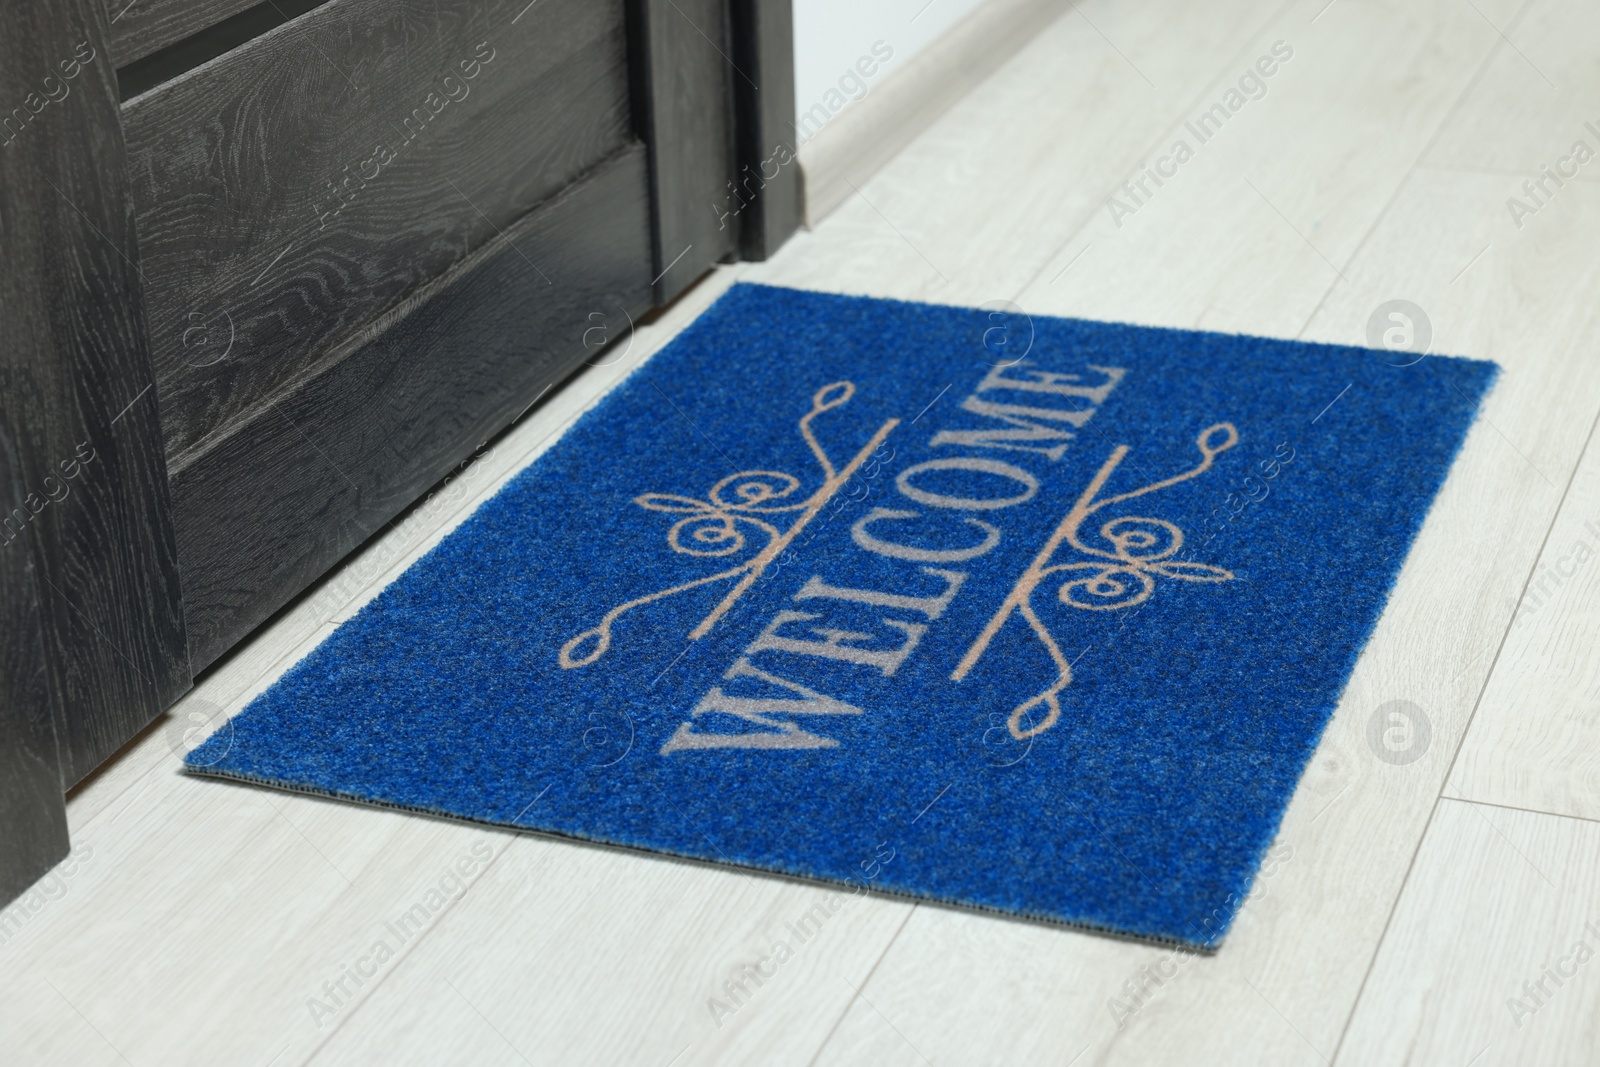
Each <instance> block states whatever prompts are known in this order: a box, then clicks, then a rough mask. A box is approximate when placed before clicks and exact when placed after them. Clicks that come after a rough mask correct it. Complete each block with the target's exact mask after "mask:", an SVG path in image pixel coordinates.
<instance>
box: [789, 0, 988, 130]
mask: <svg viewBox="0 0 1600 1067" xmlns="http://www.w3.org/2000/svg"><path fill="white" fill-rule="evenodd" d="M984 2H985V0H794V53H795V54H794V95H795V112H796V114H795V122H796V126H797V128H798V133H799V140H800V142H802V143H803V142H804V141H805V140H806V139H807V138H808V137H809V136H810V135H811V134H814V133H815V132H816V131H817V129H818V128H820V126H821V125H822V114H821V113H820V112H817V111H815V110H813V109H814V108H815V107H816V105H819V104H820V105H822V107H823V108H825V109H826V111H827V112H828V118H829V121H831V119H833V118H837V117H838V113H839V112H842V111H844V110H846V109H847V108H849V107H851V106H853V105H854V104H855V102H856V101H857V100H858V99H861V98H863V97H864V96H866V95H867V94H869V93H871V91H872V87H873V86H874V85H876V84H878V83H879V82H881V81H882V80H883V79H884V78H886V77H888V76H889V75H891V74H893V73H894V72H895V71H897V70H899V69H900V68H901V67H903V66H905V64H906V62H907V61H908V60H909V59H911V57H912V56H914V55H916V54H917V53H918V52H919V51H921V50H922V49H923V48H924V47H926V46H927V45H928V44H929V43H930V42H932V41H933V40H934V39H935V38H937V37H939V36H940V35H941V34H943V33H944V32H945V31H946V30H948V29H949V28H950V27H951V26H953V25H954V24H955V23H957V22H959V21H961V19H963V18H964V17H966V16H967V15H969V14H971V12H972V11H973V9H975V8H976V7H978V5H979V4H981V3H984ZM879 42H882V43H881V44H880V43H879ZM875 44H876V45H877V46H878V49H877V53H876V54H874V52H873V46H874V45H875ZM885 53H887V54H888V55H889V58H888V59H887V60H884V59H882V57H883V55H884V54H885ZM863 60H865V62H862V61H863ZM858 64H860V65H859V66H858ZM862 71H871V73H870V74H868V75H863V74H862ZM808 113H810V116H811V117H810V118H809V119H807V118H806V117H805V116H806V115H807V114H808Z"/></svg>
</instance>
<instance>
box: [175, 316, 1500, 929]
mask: <svg viewBox="0 0 1600 1067" xmlns="http://www.w3.org/2000/svg"><path fill="white" fill-rule="evenodd" d="M1496 370H1497V368H1496V367H1495V366H1494V365H1493V364H1490V363H1484V362H1478V361H1471V360H1464V359H1444V358H1432V359H1425V360H1422V361H1421V362H1420V363H1417V364H1415V365H1412V366H1408V367H1404V368H1399V367H1395V366H1392V365H1390V364H1389V363H1388V362H1387V361H1386V360H1385V359H1384V358H1383V356H1382V354H1379V353H1375V352H1372V351H1369V350H1365V349H1359V348H1344V347H1334V346H1327V345H1312V344H1303V343H1297V342H1290V341H1276V340H1267V339H1263V338H1255V337H1239V336H1225V335H1220V334H1210V333H1196V332H1190V331H1181V330H1166V329H1151V328H1142V327H1135V326H1125V325H1113V324H1106V323H1099V322H1085V321H1077V320H1069V319H1042V318H1036V319H1033V320H1031V321H1029V320H1027V318H1026V317H1025V316H1020V315H1016V314H1010V315H1006V314H1001V313H988V312H984V311H981V310H973V309H965V308H953V307H936V306H929V305H919V304H910V303H901V302H897V301H889V300H875V299H865V298H857V297H844V296H831V295H823V294H819V293H811V292H799V291H793V290H785V289H776V288H769V287H763V286H753V285H740V286H737V287H735V288H734V289H732V290H731V291H730V292H729V293H728V294H727V295H726V296H724V297H723V298H722V299H721V300H720V301H719V302H718V303H717V304H716V305H715V306H714V307H712V308H711V309H710V310H709V311H707V312H706V313H705V314H704V315H702V316H701V317H700V319H699V320H698V321H696V322H695V323H694V324H693V325H692V326H690V327H689V328H688V329H687V330H685V331H684V332H683V333H682V334H681V335H680V336H679V337H678V338H677V339H676V340H674V341H673V342H672V343H671V344H670V345H669V346H667V348H666V349H664V350H663V351H662V352H661V353H660V354H658V355H657V356H656V357H655V358H654V359H652V360H650V361H649V362H648V363H647V364H645V365H644V366H642V367H641V368H640V369H639V370H637V371H636V372H635V373H634V374H632V376H631V377H629V378H628V379H627V380H626V381H625V382H624V383H623V384H622V385H620V386H619V387H618V388H617V389H615V390H614V391H613V392H612V393H611V394H610V395H608V396H607V397H606V398H605V399H604V400H603V401H601V402H600V403H599V404H598V405H597V406H596V407H595V408H594V409H593V410H592V411H590V412H589V413H588V414H586V415H585V416H584V417H583V418H582V419H580V420H579V421H578V422H577V423H576V424H575V425H574V426H573V427H572V428H571V430H570V431H569V432H568V433H567V434H566V436H565V437H564V438H563V439H562V440H561V441H560V442H558V443H557V444H556V446H555V447H554V448H552V449H551V450H550V451H549V452H548V453H547V454H545V455H544V456H542V457H541V458H540V459H539V460H537V461H536V462H535V463H533V464H532V465H531V466H530V467H529V468H528V469H527V470H525V471H523V472H522V473H521V474H520V475H518V476H517V477H516V478H515V479H513V480H512V481H511V482H510V483H509V484H508V485H507V486H506V487H505V488H504V489H503V490H502V491H501V492H500V493H499V494H498V495H496V496H495V497H494V498H493V499H491V500H490V501H488V502H487V503H486V504H484V505H483V506H482V507H481V508H480V509H479V510H478V511H477V512H476V513H475V514H474V515H473V516H472V517H471V518H469V519H468V520H467V521H466V522H465V523H463V524H462V525H461V526H460V527H459V528H458V529H457V530H455V531H454V532H453V533H452V534H450V536H448V537H447V538H446V539H445V540H444V541H443V542H442V543H441V544H440V545H439V546H438V547H437V548H435V549H434V550H433V551H432V552H431V553H429V554H428V555H427V556H426V557H424V558H423V559H421V560H420V561H418V562H417V563H416V564H415V565H414V566H412V567H411V568H410V569H409V570H407V571H406V572H405V573H404V574H403V575H402V576H401V577H400V578H399V579H398V580H397V581H395V582H394V583H393V584H391V585H390V586H389V587H388V588H387V589H385V590H384V591H383V592H382V593H381V594H380V595H379V596H378V597H377V598H376V599H374V600H373V601H372V602H371V603H370V604H369V605H367V606H366V607H365V608H364V609H363V610H362V611H361V612H360V613H359V614H358V615H357V616H356V617H355V618H354V619H352V620H351V621H350V622H348V623H346V624H345V625H344V626H342V627H341V628H340V629H339V630H338V631H337V632H336V633H335V634H334V635H333V636H331V637H330V638H329V639H328V640H327V641H326V642H325V643H324V644H323V645H321V646H320V647H319V648H317V649H316V650H315V651H313V652H312V653H311V654H310V655H309V656H307V657H306V659H304V660H303V661H301V662H300V663H299V664H298V665H296V666H295V667H294V668H292V669H291V670H290V671H289V672H288V673H287V674H285V675H284V677H283V678H282V679H281V680H280V681H279V682H278V683H277V684H276V685H275V686H273V687H272V688H271V689H270V690H269V691H268V692H266V693H265V694H263V695H262V696H261V697H260V698H259V699H257V700H256V701H254V702H253V703H252V704H251V705H250V706H249V707H248V708H246V709H245V710H244V711H243V712H242V713H241V714H240V715H239V716H238V717H237V718H235V720H234V721H233V724H232V728H231V730H227V731H223V732H222V733H221V734H218V735H216V736H214V737H213V738H212V739H211V740H209V741H208V742H207V743H206V744H204V745H202V746H201V747H200V748H198V749H196V750H195V751H194V752H193V753H192V754H191V756H190V757H189V760H190V768H191V770H193V771H194V772H196V773H201V774H206V775H216V776H222V777H228V778H236V779H243V780H247V781H251V782H257V783H264V784H269V785H274V786H279V787H283V788H289V789H295V790H302V791H309V792H312V793H318V794H324V795H328V796H334V797H343V798H349V799H354V800H360V801H366V802H372V803H377V804H383V805H390V806H395V807H400V808H404V809H409V810H416V811H422V812H432V813H437V814H441V815H446V816H453V817H459V818H465V819H472V820H479V821H482V822H486V823H493V824H499V825H504V826H514V827H521V828H526V829H529V830H536V831H543V832H548V833H551V834H558V835H567V836H571V837H575V838H582V839H587V840H592V841H597V842H607V843H611V844H615V845H622V846H627V847H632V848H638V849H647V850H651V851H656V852H663V853H669V854H673V855H677V856H683V857H693V858H697V859H701V860H706V861H710V862H713V863H722V864H732V865H737V866H743V867H751V868H758V869H762V870H766V871H772V872H779V873H782V874H786V875H792V876H797V877H801V878H807V879H815V880H820V881H824V882H830V883H840V884H847V885H849V886H852V887H854V888H855V889H856V890H862V889H871V890H875V891H881V892H886V893H892V894H900V895H905V896H909V897H914V898H919V899H925V900H932V901H940V902H945V903H950V904H958V905H965V906H971V907H977V908H983V909H991V910H994V911H998V912H1002V913H1006V914H1009V915H1015V916H1025V917H1030V918H1035V919H1041V920H1046V921H1052V922H1058V923H1064V924H1068V925H1073V926H1077V927H1083V928H1090V929H1095V930H1101V931H1106V932H1112V933H1118V934H1122V935H1127V936H1132V937H1138V938H1144V939H1151V940H1159V941H1166V942H1181V943H1186V944H1190V945H1195V946H1199V947H1201V948H1211V947H1214V946H1215V945H1217V944H1218V943H1219V942H1220V940H1221V938H1222V936H1223V934H1224V932H1225V931H1226V929H1227V927H1228V925H1229V922H1230V921H1231V919H1232V917H1233V915H1234V912H1235V911H1236V909H1237V906H1238V903H1239V902H1241V901H1242V900H1243V899H1244V898H1245V896H1246V893H1247V891H1248V889H1249V886H1250V883H1251V879H1252V876H1253V874H1254V872H1255V871H1256V869H1257V867H1258V865H1259V863H1260V862H1261V859H1262V857H1263V855H1264V853H1265V852H1266V850H1267V848H1268V846H1269V845H1270V844H1271V842H1272V839H1273V836H1274V834H1275V833H1276V830H1277V827H1278V822H1279V820H1280V818H1281V816H1282V814H1283V811H1284V808H1285V806H1286V805H1287V803H1288V801H1289V797H1290V795H1291V793H1292V792H1293V790H1294V787H1295V784H1296V782H1297V781H1298V779H1299V777H1300V774H1301V772H1302V770H1303V769H1304V767H1305V765H1306V762H1307V760H1308V759H1309V758H1310V756H1311V754H1312V751H1313V749H1314V747H1315V746H1316V744H1317V741H1318V738H1319V737H1320V735H1321V733H1322V730H1323V727H1324V726H1325V725H1326V723H1327V721H1328V718H1329V716H1330V715H1331V714H1332V712H1333V709H1334V707H1335V705H1336V703H1337V702H1338V699H1339V695H1340V692H1341V691H1342V689H1343V688H1344V685H1345V683H1346V681H1347V679H1348V678H1349V675H1350V672H1351V670H1352V668H1353V666H1354V664H1355V660H1356V657H1357V655H1358V654H1359V652H1360V650H1361V648H1362V645H1363V644H1364V643H1365V641H1366V639H1367V637H1368V635H1369V634H1370V633H1371V632H1372V629H1373V627H1374V625H1375V624H1376V622H1377V618H1378V614H1379V612H1380V611H1381V609H1382V607H1383V604H1384V602H1385V600H1386V598H1387V596H1388V593H1389V590H1390V588H1391V586H1392V585H1393V583H1394V580H1395V577H1396V575H1397V573H1398V571H1399V568H1400V564H1401V562H1402V560H1403V559H1404V557H1405V554H1406V551H1407V549H1408V547H1409V546H1410V544H1411V541H1412V539H1413V538H1414V537H1415V535H1416V533H1417V531H1418V529H1419V527H1420V525H1421V523H1422V519H1423V516H1424V515H1425V514H1426V513H1427V510H1428V508H1429V505H1430V503H1431V501H1432V500H1433V498H1434V495H1435V494H1436V493H1437V492H1438V490H1439V488H1440V486H1441V484H1442V483H1443V481H1444V478H1445V475H1446V472H1447V471H1448V469H1449V467H1450V464H1451V462H1452V459H1453V457H1454V456H1455V454H1456V452H1457V450H1458V449H1459V448H1460V446H1461V443H1462V440H1463V438H1464V437H1465V435H1466V433H1467V430H1468V427H1469V426H1470V425H1471V423H1472V421H1473V418H1474V416H1475V413H1476V411H1477V408H1478V404H1479V401H1480V400H1481V398H1482V396H1483V394H1484V392H1485V391H1486V390H1487V389H1488V387H1489V385H1490V384H1491V382H1492V380H1493V378H1494V376H1495V373H1496Z"/></svg>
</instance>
